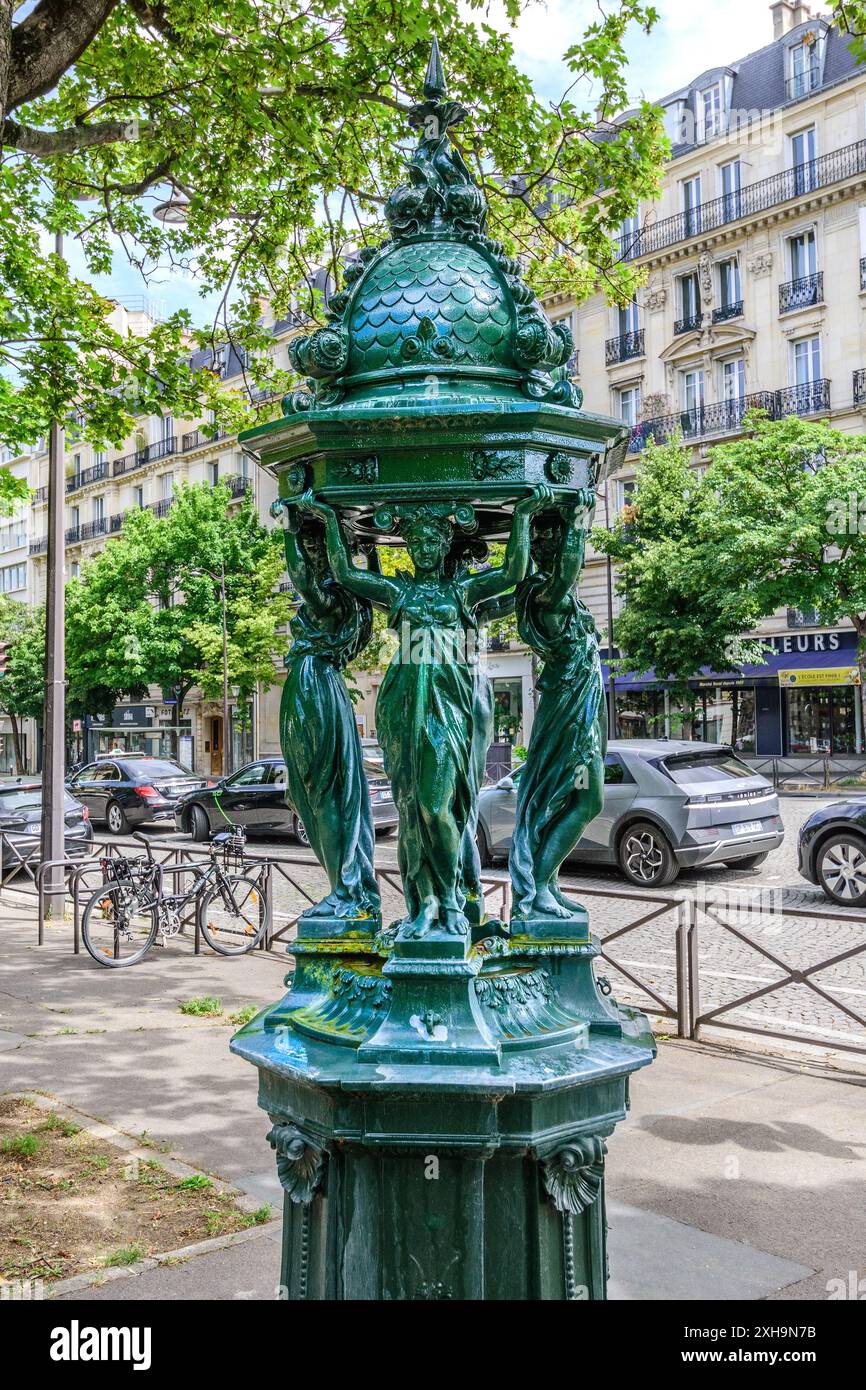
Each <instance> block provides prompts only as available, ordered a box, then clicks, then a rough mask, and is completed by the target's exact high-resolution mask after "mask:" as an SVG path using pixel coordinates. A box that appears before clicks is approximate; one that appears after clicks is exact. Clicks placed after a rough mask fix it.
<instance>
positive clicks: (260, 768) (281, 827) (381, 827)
mask: <svg viewBox="0 0 866 1390" xmlns="http://www.w3.org/2000/svg"><path fill="white" fill-rule="evenodd" d="M364 770H365V772H366V773H367V783H368V786H369V788H370V804H371V810H372V812H373V825H374V827H375V829H376V831H377V832H380V833H384V832H387V831H389V830H391V829H392V828H393V827H394V826H395V825H396V824H397V808H396V806H395V805H394V799H393V797H392V795H391V783H390V782H389V781H388V778H387V777H386V776H385V769H384V767H383V765H382V760H381V755H379V756H377V752H376V750H375V749H374V748H365V749H364ZM174 819H175V825H176V826H177V829H178V830H182V831H184V832H185V833H187V834H189V835H192V837H193V839H194V840H206V839H208V837H209V836H210V835H212V834H213V833H214V831H216V830H225V828H226V826H228V825H242V826H243V827H244V829H245V830H247V831H248V832H250V833H251V834H256V833H258V834H260V835H294V836H295V838H296V839H298V840H300V842H301V844H302V845H307V844H309V840H308V838H307V832H306V830H305V829H304V823H303V821H302V820H301V818H300V816H299V815H298V813H297V812H296V811H295V810H294V808H293V807H292V806H290V805H289V803H288V801H287V800H286V765H285V763H284V762H283V759H282V758H280V757H276V756H275V757H272V758H260V759H259V760H258V761H257V762H254V763H247V765H246V767H242V768H239V769H238V771H237V772H233V773H232V775H231V777H225V778H223V780H222V781H220V782H217V783H216V785H215V786H211V787H207V788H204V789H202V790H200V791H189V792H186V793H185V794H184V795H183V796H182V797H180V799H179V800H178V802H177V804H176V806H175V812H174Z"/></svg>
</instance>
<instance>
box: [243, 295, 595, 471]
mask: <svg viewBox="0 0 866 1390" xmlns="http://www.w3.org/2000/svg"><path fill="white" fill-rule="evenodd" d="M553 322H554V323H564V324H565V325H566V327H567V328H568V330H569V332H570V333H571V340H572V342H574V341H575V331H574V314H573V313H571V312H570V311H569V313H567V314H560V315H559V317H558V318H555V319H553ZM564 365H565V370H566V372H567V374H568V375H569V376H576V374H577V350H576V349H575V351H574V352H572V354H571V356H570V357H569V358H568V360H567V361H566V362H565V364H564ZM246 476H247V475H246V473H245V474H244V477H246Z"/></svg>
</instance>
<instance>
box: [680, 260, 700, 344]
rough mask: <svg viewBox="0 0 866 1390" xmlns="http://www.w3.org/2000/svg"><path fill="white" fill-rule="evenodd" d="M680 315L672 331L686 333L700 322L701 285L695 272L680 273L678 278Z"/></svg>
mask: <svg viewBox="0 0 866 1390" xmlns="http://www.w3.org/2000/svg"><path fill="white" fill-rule="evenodd" d="M679 301H680V317H679V320H678V322H677V323H675V324H674V331H675V332H677V333H686V332H688V330H689V329H691V328H699V327H700V324H701V287H700V285H699V283H698V277H697V274H696V273H695V272H694V271H692V273H691V274H690V275H681V276H680V279H679Z"/></svg>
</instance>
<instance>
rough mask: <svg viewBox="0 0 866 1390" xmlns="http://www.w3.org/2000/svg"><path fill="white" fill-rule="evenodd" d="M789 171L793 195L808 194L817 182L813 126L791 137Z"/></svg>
mask: <svg viewBox="0 0 866 1390" xmlns="http://www.w3.org/2000/svg"><path fill="white" fill-rule="evenodd" d="M791 171H792V174H793V183H794V188H793V191H794V193H810V192H811V190H812V189H813V188H814V187H815V185H816V182H817V173H816V170H815V127H814V126H809V127H808V128H807V129H806V130H800V131H798V132H797V134H796V135H792V136H791Z"/></svg>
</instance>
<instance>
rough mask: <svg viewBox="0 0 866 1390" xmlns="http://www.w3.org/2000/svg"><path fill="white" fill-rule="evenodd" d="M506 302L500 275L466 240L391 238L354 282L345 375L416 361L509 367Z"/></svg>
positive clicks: (509, 313)
mask: <svg viewBox="0 0 866 1390" xmlns="http://www.w3.org/2000/svg"><path fill="white" fill-rule="evenodd" d="M512 302H513V301H512V299H511V295H510V292H509V290H508V289H507V287H506V285H505V282H504V279H503V277H502V276H501V275H500V273H499V272H498V271H497V270H496V269H495V268H494V266H492V265H491V264H490V262H489V261H488V260H487V259H486V258H485V257H484V256H483V255H482V254H481V253H480V252H479V251H477V250H476V249H475V248H474V247H472V246H469V245H466V244H465V243H460V242H457V241H427V242H424V243H418V242H408V243H402V244H397V245H395V246H393V248H392V249H391V250H389V251H388V252H387V254H386V255H384V256H383V257H382V259H381V260H380V261H378V262H377V263H376V264H374V265H372V266H371V267H370V269H369V270H368V271H367V273H366V274H365V275H364V277H363V279H362V281H361V282H360V284H359V285H358V289H357V293H356V295H355V298H354V300H353V303H352V306H351V309H350V313H349V321H348V334H349V362H348V375H350V376H354V375H357V374H360V373H363V372H374V371H380V370H382V369H384V368H395V367H407V366H411V365H412V364H413V363H424V362H430V363H431V364H432V363H439V364H441V365H445V364H447V363H454V364H455V365H460V364H463V365H467V366H468V365H472V364H478V365H484V366H496V367H513V365H514V360H513V357H512V353H511V339H512V331H513V310H512V307H511V306H512Z"/></svg>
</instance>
